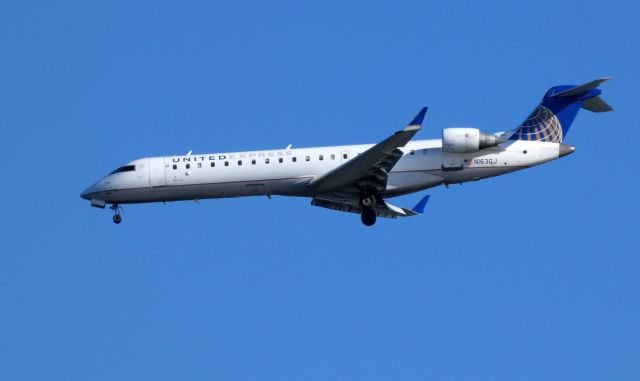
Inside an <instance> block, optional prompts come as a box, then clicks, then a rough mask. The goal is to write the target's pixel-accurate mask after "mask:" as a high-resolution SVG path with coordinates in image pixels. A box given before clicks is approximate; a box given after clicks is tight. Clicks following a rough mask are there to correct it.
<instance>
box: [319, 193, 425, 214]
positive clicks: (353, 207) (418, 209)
mask: <svg viewBox="0 0 640 381" xmlns="http://www.w3.org/2000/svg"><path fill="white" fill-rule="evenodd" d="M429 197H430V196H429V195H426V196H424V197H423V198H422V199H421V200H420V202H418V204H417V205H416V206H414V207H413V208H412V209H409V208H401V207H398V206H395V205H391V204H389V203H388V202H385V201H383V200H380V201H378V202H377V203H376V205H375V206H374V208H373V210H374V211H375V212H376V215H377V216H378V217H387V218H398V217H411V216H417V215H421V214H422V213H423V212H424V208H425V206H426V205H427V202H429ZM311 205H314V206H319V207H322V208H327V209H332V210H337V211H340V212H349V213H357V214H360V213H361V212H362V207H361V206H360V205H359V203H358V200H356V199H340V198H333V197H317V198H314V199H313V200H311Z"/></svg>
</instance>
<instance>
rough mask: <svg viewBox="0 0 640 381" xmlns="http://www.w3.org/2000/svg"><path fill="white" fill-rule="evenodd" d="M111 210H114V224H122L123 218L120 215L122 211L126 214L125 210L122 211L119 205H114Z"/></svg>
mask: <svg viewBox="0 0 640 381" xmlns="http://www.w3.org/2000/svg"><path fill="white" fill-rule="evenodd" d="M109 208H110V209H111V210H113V212H114V213H115V214H114V215H113V223H114V224H116V225H117V224H119V223H121V222H122V216H121V215H120V211H123V212H124V209H122V208H121V207H120V205H118V204H113V205H111V206H110V207H109Z"/></svg>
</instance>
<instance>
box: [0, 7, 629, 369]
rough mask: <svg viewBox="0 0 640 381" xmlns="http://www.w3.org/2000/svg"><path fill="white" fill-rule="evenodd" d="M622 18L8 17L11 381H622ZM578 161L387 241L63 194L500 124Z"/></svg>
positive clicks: (134, 13)
mask: <svg viewBox="0 0 640 381" xmlns="http://www.w3.org/2000/svg"><path fill="white" fill-rule="evenodd" d="M638 13H639V9H638V5H637V4H635V3H633V2H618V1H607V2H604V3H603V2H596V1H574V2H565V1H560V2H558V1H535V2H527V3H524V2H459V1H446V2H434V3H430V2H418V1H416V2H397V1H389V2H321V3H320V2H301V1H292V2H281V1H271V2H244V1H231V2H225V1H216V2H191V1H180V2H171V1H157V0H156V1H146V2H144V1H142V2H140V1H123V2H116V1H114V2H86V1H77V2H51V1H41V2H31V1H0V52H1V59H0V84H1V86H0V88H1V90H0V126H1V128H0V141H1V142H2V153H1V155H2V163H3V166H2V168H3V173H4V176H5V179H4V180H3V182H2V184H3V186H2V187H0V196H2V200H3V202H2V206H1V207H0V208H1V210H2V215H3V216H4V218H3V220H2V222H0V225H1V229H0V231H1V233H0V237H1V238H2V239H1V242H2V243H1V244H0V245H1V246H0V247H1V248H2V249H1V250H0V251H1V253H0V379H2V380H88V379H90V380H139V379H153V380H175V379H206V380H211V379H221V380H258V379H259V380H265V379H266V380H326V379H338V380H342V379H344V380H347V379H348V380H354V379H357V380H388V379H407V380H424V379H435V380H474V381H477V380H496V379H511V380H540V379H545V380H566V379H576V380H602V379H611V380H614V379H615V380H637V379H638V378H640V362H638V358H640V347H639V345H638V343H639V342H640V305H639V304H638V295H639V294H640V278H639V273H640V258H639V257H638V253H639V252H640V250H639V249H640V239H639V237H638V222H639V221H638V215H639V212H640V210H639V209H640V208H639V207H638V201H637V189H638V178H637V175H636V172H637V171H636V169H635V163H637V162H638V154H637V152H638V149H637V147H636V144H635V142H634V140H635V139H634V136H636V132H637V126H636V124H637V121H638V113H637V105H638V102H639V101H640V99H638V98H639V97H638V94H639V93H638V83H639V82H638V75H637V68H638V67H640V54H639V53H638V49H637V42H638V41H639V38H640V33H639V29H640V28H638V26H637V15H638ZM605 75H613V76H615V77H616V78H615V79H614V80H612V81H610V82H608V83H607V84H605V85H604V86H603V91H604V97H605V99H607V101H608V102H609V103H610V104H611V105H612V106H613V107H614V108H615V112H613V113H607V114H592V113H589V112H584V111H583V112H581V113H580V114H579V115H578V117H577V120H576V122H575V124H574V126H573V127H572V130H571V133H570V134H569V136H568V138H567V139H566V142H568V143H570V144H573V145H575V146H576V149H577V150H576V153H575V154H573V155H571V156H568V157H566V158H563V159H562V160H559V161H556V162H552V163H549V164H545V165H542V166H539V167H536V168H533V169H530V170H527V171H523V172H518V173H514V174H511V175H508V176H504V177H499V178H494V179H489V180H485V181H482V182H477V183H469V184H465V185H462V186H452V187H450V188H449V189H445V188H435V189H431V190H429V191H428V192H422V193H421V194H416V195H411V196H407V197H403V198H401V199H398V200H396V201H395V203H397V204H400V205H408V206H412V205H414V204H415V202H416V201H417V200H418V199H419V198H420V197H421V195H422V194H426V193H429V194H431V195H432V198H431V202H430V204H429V206H428V209H427V212H426V215H425V216H423V217H419V218H410V219H405V220H397V221H388V220H383V221H379V222H378V224H377V225H376V226H375V227H373V228H370V229H367V228H364V227H363V226H361V224H360V221H359V218H358V217H357V216H355V215H350V214H341V213H337V212H332V211H328V210H324V209H321V208H315V207H311V206H310V205H309V200H306V199H289V198H278V197H274V198H273V199H272V200H267V199H266V198H253V199H252V198H249V199H228V200H213V201H203V202H201V204H200V205H198V204H196V203H193V202H182V203H171V204H167V205H162V204H157V205H156V204H154V205H136V206H129V207H126V214H125V215H124V222H123V223H122V224H121V225H120V226H115V225H114V224H113V223H112V222H111V215H110V213H109V211H102V210H98V209H95V208H91V207H89V205H88V203H87V202H86V201H84V200H81V199H80V198H79V194H80V192H81V191H82V190H83V189H84V188H85V187H86V186H88V185H89V184H90V183H92V182H93V181H95V180H96V179H97V178H99V177H101V176H102V175H103V174H105V173H107V172H108V171H111V170H112V169H114V168H116V167H117V166H118V165H120V164H122V163H124V162H127V161H129V160H131V159H135V158H139V157H145V156H156V155H158V156H159V155H173V154H183V153H186V152H187V151H189V150H193V151H194V152H196V153H197V152H224V151H240V150H249V149H268V148H278V147H285V146H286V145H288V144H290V143H291V144H293V145H294V146H295V147H304V146H314V145H336V144H354V143H373V142H376V141H379V140H382V139H384V138H385V137H387V136H388V135H389V134H390V133H391V132H393V131H395V130H396V129H398V128H401V127H402V126H404V125H405V123H406V122H407V121H409V120H410V119H411V117H413V115H414V114H415V113H416V112H417V111H418V109H419V108H420V107H421V106H423V105H427V106H429V107H430V111H429V113H428V115H427V118H426V120H425V125H424V127H425V128H424V129H423V130H422V131H421V132H420V134H419V135H418V138H436V137H438V136H439V135H440V131H441V129H442V128H445V127H451V126H475V127H479V128H481V129H482V130H485V131H500V130H505V129H511V128H513V127H515V126H516V125H517V124H518V123H520V122H521V121H522V120H523V119H524V118H525V117H526V116H527V114H528V113H529V112H530V111H531V110H532V109H533V108H534V107H535V106H536V105H537V103H538V102H539V100H540V98H541V97H542V95H543V94H544V92H545V91H546V90H547V89H548V88H549V87H551V86H553V85H559V84H577V83H582V82H586V81H589V80H592V79H594V78H597V77H601V76H605Z"/></svg>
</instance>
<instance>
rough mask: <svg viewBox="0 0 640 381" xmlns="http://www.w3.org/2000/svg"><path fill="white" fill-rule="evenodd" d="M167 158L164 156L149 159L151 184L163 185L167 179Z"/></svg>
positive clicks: (153, 185) (151, 185) (154, 185)
mask: <svg viewBox="0 0 640 381" xmlns="http://www.w3.org/2000/svg"><path fill="white" fill-rule="evenodd" d="M165 167H166V166H165V159H164V158H163V157H152V158H150V159H149V186H150V187H161V186H164V185H165V183H166V180H165Z"/></svg>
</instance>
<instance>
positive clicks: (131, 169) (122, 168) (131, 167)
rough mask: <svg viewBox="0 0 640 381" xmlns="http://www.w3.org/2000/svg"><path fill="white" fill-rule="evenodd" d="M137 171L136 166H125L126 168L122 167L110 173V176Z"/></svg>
mask: <svg viewBox="0 0 640 381" xmlns="http://www.w3.org/2000/svg"><path fill="white" fill-rule="evenodd" d="M135 170H136V166H135V165H125V166H124V167H120V168H118V169H116V170H115V171H113V172H111V173H109V175H115V174H116V173H120V172H132V171H135Z"/></svg>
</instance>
